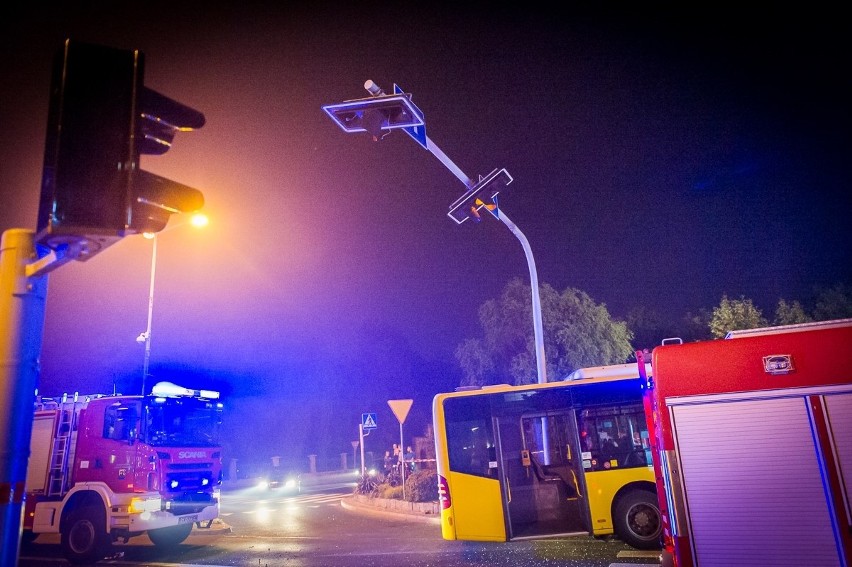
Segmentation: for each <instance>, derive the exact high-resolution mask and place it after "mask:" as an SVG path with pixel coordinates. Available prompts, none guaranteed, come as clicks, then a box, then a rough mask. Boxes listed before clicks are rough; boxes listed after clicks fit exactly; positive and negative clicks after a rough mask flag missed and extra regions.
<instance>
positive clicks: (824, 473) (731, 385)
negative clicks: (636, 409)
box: [637, 319, 852, 567]
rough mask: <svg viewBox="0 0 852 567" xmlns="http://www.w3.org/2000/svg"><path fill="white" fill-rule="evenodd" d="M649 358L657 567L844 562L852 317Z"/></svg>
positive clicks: (851, 526) (848, 538)
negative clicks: (659, 530)
mask: <svg viewBox="0 0 852 567" xmlns="http://www.w3.org/2000/svg"><path fill="white" fill-rule="evenodd" d="M646 355H647V353H642V352H639V353H637V358H638V359H639V361H638V362H639V369H640V373H642V374H643V375H644V374H645V364H644V362H646V361H645V356H646ZM651 358H652V360H651V375H650V376H645V378H646V383H647V385H648V389H647V391H646V396H645V410H646V416H647V418H648V430H649V431H650V432H652V433H651V438H652V439H651V440H652V454H653V461H654V469H655V476H656V482H657V494H658V495H660V507H661V511H662V519H663V557H662V559H663V565H666V566H669V565H674V566H676V567H729V566H731V565H765V566H772V567H784V566H789V567H801V566H802V565H813V566H817V565H818V566H820V567H830V566H847V567H848V565H849V562H850V559H849V558H850V552H852V512H850V498H849V490H850V487H852V319H844V320H839V321H829V322H823V323H808V324H802V325H791V326H786V327H774V328H764V329H755V330H751V331H735V332H732V333H729V335H728V337H727V338H726V339H724V340H715V341H706V342H697V343H690V344H671V345H663V346H659V347H657V348H655V349H654V351H653V354H652V356H651Z"/></svg>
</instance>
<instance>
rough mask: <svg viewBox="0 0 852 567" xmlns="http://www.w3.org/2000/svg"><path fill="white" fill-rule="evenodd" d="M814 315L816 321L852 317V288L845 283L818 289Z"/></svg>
mask: <svg viewBox="0 0 852 567" xmlns="http://www.w3.org/2000/svg"><path fill="white" fill-rule="evenodd" d="M813 315H814V320H815V321H830V320H832V319H845V318H847V317H852V290H850V289H849V288H847V287H846V286H845V285H843V284H837V285H835V286H834V287H831V288H828V289H821V290H818V291H817V298H816V304H815V306H814V313H813Z"/></svg>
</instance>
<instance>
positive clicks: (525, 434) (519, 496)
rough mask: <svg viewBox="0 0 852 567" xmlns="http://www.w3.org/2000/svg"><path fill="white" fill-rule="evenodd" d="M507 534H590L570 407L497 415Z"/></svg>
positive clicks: (516, 537)
mask: <svg viewBox="0 0 852 567" xmlns="http://www.w3.org/2000/svg"><path fill="white" fill-rule="evenodd" d="M495 422H496V423H495V426H496V430H497V431H498V435H499V440H498V446H499V447H500V459H501V463H502V467H501V470H502V473H501V480H502V482H503V486H504V494H505V498H506V504H507V506H506V510H507V516H508V517H507V526H508V538H509V539H518V538H524V537H540V536H548V535H566V534H576V533H589V532H590V526H589V520H588V514H587V512H586V505H585V501H584V499H583V496H582V486H581V482H582V481H581V479H582V475H581V469H580V468H579V466H580V458H579V456H580V453H579V452H578V441H577V439H578V437H577V432H576V431H577V430H576V424H575V422H574V418H573V414H572V412H570V411H565V412H561V413H552V412H551V413H547V414H525V415H514V416H508V415H506V416H502V417H497V418H495Z"/></svg>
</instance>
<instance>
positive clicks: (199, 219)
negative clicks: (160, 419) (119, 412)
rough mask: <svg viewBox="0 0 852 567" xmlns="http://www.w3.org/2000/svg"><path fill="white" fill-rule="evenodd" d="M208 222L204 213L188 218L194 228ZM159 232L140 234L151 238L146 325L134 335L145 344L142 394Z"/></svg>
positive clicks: (143, 390) (146, 366) (148, 352)
mask: <svg viewBox="0 0 852 567" xmlns="http://www.w3.org/2000/svg"><path fill="white" fill-rule="evenodd" d="M209 223H210V219H209V218H208V217H207V215H205V214H204V213H193V215H192V217H190V219H189V224H191V225H192V226H194V227H196V228H202V227H205V226H207V225H208V224H209ZM178 226H182V224H178V225H175V226H174V227H172V228H177V227H178ZM168 230H171V228H170V229H166V230H165V231H162V232H167V231H168ZM158 234H159V232H145V233H143V234H142V236H143V237H145V238H147V239H148V240H151V241H152V242H151V283H150V286H149V287H148V326H147V327H145V330H144V331H142V332H141V333H139V336H138V337H136V342H137V343H144V344H145V362H144V363H143V365H142V395H145V381H146V380H147V378H148V364H149V362H150V360H151V322H152V320H153V317H154V281H155V276H156V274H157V240H158V238H157V235H158Z"/></svg>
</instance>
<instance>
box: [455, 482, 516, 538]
mask: <svg viewBox="0 0 852 567" xmlns="http://www.w3.org/2000/svg"><path fill="white" fill-rule="evenodd" d="M447 480H448V484H449V486H450V498H451V501H452V505H451V506H450V507H449V508H448V509H445V510H441V530H442V532H443V533H444V534H446V533H447V530H445V528H450V530H451V531H450V533H455V537H454V538H446V535H445V539H461V540H470V541H506V519H505V515H504V511H503V495H502V494H501V493H500V482H499V481H498V480H496V479H490V478H484V477H479V476H474V475H469V474H463V473H454V472H450V473H449V478H448V479H447ZM454 494H464V498H453V495H454ZM449 522H452V525H449V524H448V523H449ZM453 528H454V529H453Z"/></svg>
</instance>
